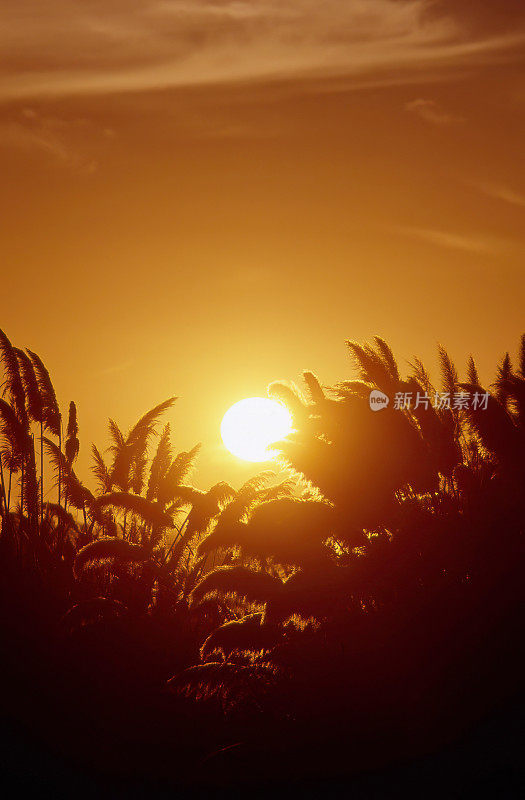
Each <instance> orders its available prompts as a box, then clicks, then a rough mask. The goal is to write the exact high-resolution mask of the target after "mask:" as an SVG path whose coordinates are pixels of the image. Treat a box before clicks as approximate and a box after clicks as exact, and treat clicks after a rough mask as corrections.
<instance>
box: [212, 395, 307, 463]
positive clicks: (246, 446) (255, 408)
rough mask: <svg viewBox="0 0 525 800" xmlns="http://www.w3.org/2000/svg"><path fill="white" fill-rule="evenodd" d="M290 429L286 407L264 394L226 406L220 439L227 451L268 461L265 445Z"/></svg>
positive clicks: (270, 453) (287, 432)
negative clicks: (227, 407) (263, 395)
mask: <svg viewBox="0 0 525 800" xmlns="http://www.w3.org/2000/svg"><path fill="white" fill-rule="evenodd" d="M291 430H292V418H291V416H290V412H289V411H288V409H287V408H286V407H285V406H283V405H282V404H281V403H278V402H277V401H276V400H269V399H268V398H267V397H247V398H246V399H245V400H239V402H238V403H235V404H234V405H233V406H231V408H229V409H228V411H227V412H226V414H225V415H224V417H223V418H222V422H221V436H222V441H223V442H224V444H225V445H226V447H227V449H228V450H229V451H230V453H233V455H234V456H238V458H242V459H244V460H245V461H269V460H270V459H272V458H274V457H275V455H274V453H273V452H272V451H270V450H268V447H269V445H271V444H273V443H274V442H278V441H279V440H280V439H284V437H285V436H288V434H289V433H290V432H291Z"/></svg>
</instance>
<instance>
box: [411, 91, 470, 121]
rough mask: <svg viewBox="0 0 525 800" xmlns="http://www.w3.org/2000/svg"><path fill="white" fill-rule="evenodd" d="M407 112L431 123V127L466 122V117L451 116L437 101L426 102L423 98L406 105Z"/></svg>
mask: <svg viewBox="0 0 525 800" xmlns="http://www.w3.org/2000/svg"><path fill="white" fill-rule="evenodd" d="M405 110H406V111H409V112H410V113H412V114H415V115H416V116H418V117H421V119H423V120H424V121H425V122H429V123H430V124H431V125H437V126H447V125H458V124H460V123H462V122H465V118H464V117H462V116H460V115H459V114H451V113H450V112H449V111H446V110H445V109H444V108H443V107H442V106H440V104H439V103H437V102H436V101H435V100H425V99H423V98H421V97H420V98H417V99H416V100H411V101H410V102H409V103H406V105H405Z"/></svg>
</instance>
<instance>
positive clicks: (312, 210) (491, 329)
mask: <svg viewBox="0 0 525 800" xmlns="http://www.w3.org/2000/svg"><path fill="white" fill-rule="evenodd" d="M520 6H521V9H522V10H520ZM0 40H1V48H2V53H3V57H2V70H3V71H2V74H1V75H0V167H1V174H2V214H1V216H0V225H1V227H2V233H1V242H2V251H3V252H2V261H3V265H4V266H3V270H2V286H1V292H2V315H1V323H0V326H1V327H2V328H3V329H4V330H5V331H6V332H7V334H8V335H9V337H10V338H11V340H12V341H13V343H14V344H16V345H17V346H28V347H30V348H31V349H34V350H36V351H37V352H39V353H40V354H41V356H42V357H43V358H44V360H45V361H46V363H47V365H48V368H49V370H50V372H51V374H52V377H53V379H54V382H55V386H56V389H57V393H58V395H59V398H60V400H61V403H62V407H63V410H64V412H66V410H67V403H68V402H69V400H70V399H74V400H75V401H76V402H77V405H78V411H79V422H80V429H81V457H80V462H79V469H78V471H79V473H80V474H81V475H82V476H83V477H86V476H87V474H88V470H87V468H88V463H89V446H90V443H91V441H92V440H95V441H96V443H97V444H98V445H99V446H105V444H106V443H107V442H106V430H105V425H106V420H107V417H108V416H112V417H113V418H115V419H116V420H117V421H118V422H119V423H120V424H121V425H122V426H123V427H124V428H127V427H128V426H129V425H130V424H131V423H132V422H134V421H135V419H136V418H137V417H138V416H139V415H140V414H141V413H143V412H144V411H145V410H147V409H148V408H149V407H151V406H152V405H154V404H156V403H158V402H160V401H161V400H163V399H165V398H166V397H168V396H170V395H172V394H177V395H180V398H181V399H180V400H179V401H178V403H177V405H176V407H175V410H174V411H173V413H172V414H171V415H170V416H169V419H170V421H171V422H172V425H173V439H174V442H175V444H176V445H177V446H179V447H180V448H187V447H189V446H191V445H192V444H194V443H195V442H196V441H199V440H202V441H203V442H204V444H205V450H204V452H203V455H202V457H201V468H200V471H199V476H198V482H199V483H202V484H207V483H209V482H210V481H216V480H219V479H222V478H225V479H228V480H232V481H234V482H235V481H237V482H238V481H239V480H241V479H242V478H243V477H245V476H247V475H248V474H250V473H251V472H253V465H249V466H244V465H241V464H240V463H239V462H237V461H236V460H235V459H234V458H233V457H230V456H228V455H227V454H226V453H225V451H224V449H223V448H222V446H221V445H220V441H219V424H220V419H221V417H222V414H223V413H224V411H225V410H226V409H227V408H228V407H229V405H231V404H232V403H233V402H235V401H236V400H238V399H240V398H242V397H246V396H251V395H260V394H264V393H265V387H266V385H267V384H268V383H269V382H270V381H271V380H274V379H278V378H291V379H296V378H297V377H298V375H299V374H300V372H301V370H302V369H305V368H308V369H312V370H313V371H315V372H316V373H317V374H318V376H319V377H320V379H321V380H322V381H324V382H327V383H329V382H332V381H335V380H339V379H343V378H345V377H348V376H349V375H350V374H351V369H350V363H349V359H348V357H347V355H346V352H345V347H344V339H345V338H357V339H366V338H370V337H371V336H372V335H373V334H374V333H379V334H380V335H382V336H384V337H385V338H386V339H387V340H388V341H389V342H390V343H391V344H392V346H393V347H394V350H395V351H396V352H397V353H398V355H399V357H400V359H402V360H403V359H408V358H410V357H411V356H412V355H413V354H414V353H417V354H418V355H420V356H422V357H423V358H424V359H425V360H429V359H433V358H434V353H435V344H436V342H437V341H442V342H443V343H444V344H445V345H446V346H447V347H448V348H449V349H450V352H451V354H452V356H453V357H454V358H455V359H456V360H457V362H458V366H461V365H463V363H464V362H465V360H466V357H467V355H468V354H469V352H470V351H473V352H474V354H475V355H476V354H477V355H478V356H479V359H478V360H479V364H480V367H481V372H482V375H483V376H484V377H485V378H486V379H487V380H490V379H492V377H493V372H494V364H495V362H496V361H497V360H498V359H499V358H500V357H501V355H502V354H503V353H504V352H505V350H507V349H509V348H513V349H515V348H516V346H517V343H518V337H519V335H520V334H521V333H522V332H523V328H524V325H523V313H522V308H523V300H524V291H523V290H524V280H523V256H522V253H523V245H524V240H525V227H524V222H525V163H524V159H523V142H524V141H525V71H524V65H525V58H524V56H525V9H524V8H523V3H522V2H520V0H515V1H514V0H512V1H511V0H500V1H499V2H485V1H484V0H476V2H474V0H472V2H468V1H467V0H459V1H456V0H455V1H454V2H430V0H428V1H427V0H347V1H346V2H343V0H329V2H325V3H319V2H313V1H312V2H310V0H308V1H307V2H300V1H299V0H281V1H280V2H277V0H255V2H242V0H235V1H234V2H226V1H224V0H223V2H205V1H204V0H197V1H196V2H190V1H189V0H187V2H183V1H182V0H181V1H179V0H173V1H172V2H169V0H164V1H163V2H162V1H161V0H158V1H156V2H153V0H142V2H137V1H136V0H135V1H133V0H125V1H124V0H104V2H102V1H100V2H97V1H96V0H91V1H89V2H83V3H78V2H73V0H48V2H47V3H46V4H45V14H44V11H43V5H42V4H41V3H40V2H37V0H2V4H1V7H0Z"/></svg>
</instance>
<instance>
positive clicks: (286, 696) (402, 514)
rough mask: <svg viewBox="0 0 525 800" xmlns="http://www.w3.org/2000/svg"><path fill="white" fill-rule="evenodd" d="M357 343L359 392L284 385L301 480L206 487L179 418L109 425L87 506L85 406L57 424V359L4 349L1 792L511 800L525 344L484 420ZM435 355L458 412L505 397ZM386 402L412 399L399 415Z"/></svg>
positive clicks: (294, 466)
mask: <svg viewBox="0 0 525 800" xmlns="http://www.w3.org/2000/svg"><path fill="white" fill-rule="evenodd" d="M348 347H349V350H350V354H351V356H352V357H353V359H354V362H355V366H356V367H357V370H358V373H359V375H358V379H357V380H351V381H345V382H342V383H340V384H338V385H336V386H333V387H322V386H321V385H320V384H319V382H318V380H317V378H316V377H315V376H314V375H313V374H311V373H305V375H304V379H305V387H306V388H305V394H304V396H303V395H302V394H300V392H299V391H298V390H297V389H296V388H295V387H294V386H292V385H287V384H284V383H275V384H272V385H271V386H270V387H269V393H270V395H271V396H273V397H275V398H276V399H278V400H280V401H281V402H283V403H285V404H286V405H287V406H288V407H289V409H290V410H291V412H292V415H293V418H294V424H295V432H294V433H293V434H292V435H291V436H290V437H289V438H288V439H287V440H286V441H285V442H282V443H280V445H279V449H280V453H281V456H280V457H281V459H282V464H283V465H284V466H285V468H286V469H287V473H286V479H285V480H283V481H280V482H276V478H275V475H274V474H272V473H269V472H263V473H261V474H258V475H256V476H255V477H254V478H253V479H251V480H250V481H248V482H247V483H246V484H245V485H244V486H242V487H241V488H240V489H234V488H232V487H231V486H229V485H228V484H226V483H223V482H221V483H218V484H216V485H215V486H212V487H211V488H210V489H209V490H208V491H202V490H199V489H197V488H195V487H194V486H193V485H192V484H191V471H192V468H193V465H194V462H195V459H196V457H197V455H198V447H195V448H194V449H193V450H191V451H189V452H182V453H178V454H174V452H173V450H172V444H171V439H170V429H169V426H168V425H166V426H164V427H163V428H162V427H161V417H162V414H163V413H164V412H165V411H166V410H167V409H168V408H169V407H170V406H171V405H172V404H173V402H174V400H172V399H171V400H167V401H166V402H164V403H162V404H160V405H159V406H157V407H156V408H154V409H153V410H152V411H150V412H149V413H147V414H145V415H144V417H142V418H141V419H140V420H139V421H138V422H137V424H136V425H135V426H134V427H133V428H132V429H131V430H130V431H129V432H127V433H123V432H122V431H121V430H120V429H119V427H118V426H117V425H116V423H115V422H113V421H112V420H110V422H109V436H110V447H109V448H108V450H106V451H104V452H103V451H101V450H99V449H97V447H95V446H94V445H93V448H92V450H93V473H94V476H95V478H96V484H97V488H96V491H94V492H92V491H91V490H90V489H89V488H87V485H85V484H84V483H83V482H82V481H81V480H80V478H79V477H78V476H77V475H76V473H75V460H76V458H77V455H78V451H79V446H80V445H79V434H78V425H77V419H76V408H75V405H74V403H71V404H70V407H69V413H68V415H67V418H65V419H64V424H62V418H61V414H60V409H59V405H58V403H57V400H56V397H55V392H54V389H53V385H52V382H51V379H50V377H49V374H48V372H47V370H46V368H45V366H44V364H43V363H42V361H41V360H40V358H39V357H38V356H37V355H36V354H35V353H33V352H31V351H26V352H25V351H22V350H18V349H16V348H14V347H13V346H12V345H11V343H10V342H9V340H8V338H7V337H6V336H5V334H3V333H2V334H1V337H0V354H1V358H2V363H3V370H4V377H3V381H4V383H3V399H2V400H0V428H1V466H2V470H1V487H0V496H1V497H0V505H1V517H2V520H1V521H2V528H1V537H0V614H1V620H2V631H1V635H2V667H1V671H2V676H1V677H2V705H3V720H4V722H3V725H4V728H5V732H6V734H7V735H6V742H7V744H6V745H5V747H4V748H3V752H2V761H3V772H4V774H7V773H13V774H14V773H17V772H18V773H19V774H18V779H19V781H20V782H21V783H29V784H34V785H39V786H42V785H45V783H46V781H47V782H49V781H52V780H53V776H55V777H56V778H57V780H58V779H59V780H61V781H63V782H65V783H66V785H68V786H69V787H70V789H71V790H72V791H73V790H74V789H79V788H80V786H81V785H82V787H83V788H86V787H88V788H89V787H92V788H94V787H95V785H97V786H104V787H106V788H108V789H110V790H111V791H116V789H117V788H120V787H123V786H124V785H125V786H131V785H133V786H134V787H135V788H136V787H143V788H145V789H146V788H147V789H148V791H154V790H155V789H159V788H169V787H175V786H178V787H180V786H187V787H202V786H217V785H222V786H225V787H228V786H231V785H234V784H242V783H245V784H246V785H247V787H249V788H250V789H252V788H253V787H255V786H258V787H262V786H264V785H269V784H273V785H274V787H275V786H279V787H282V786H285V785H288V784H289V783H290V782H301V781H310V782H315V781H318V782H323V785H325V786H328V785H329V784H330V782H334V783H336V782H338V781H341V782H342V784H341V785H343V786H346V788H347V789H348V791H349V793H350V789H352V790H353V793H354V796H355V795H356V794H357V793H358V792H359V791H360V788H363V787H365V789H363V791H366V792H367V794H366V796H367V797H368V796H372V797H375V796H388V797H390V796H397V790H398V789H399V790H400V791H401V790H402V789H403V791H404V794H405V795H406V794H407V791H408V789H407V787H408V788H410V787H411V788H412V789H414V793H415V794H416V795H417V796H422V797H423V796H427V797H428V796H434V793H433V792H434V790H435V791H436V792H437V794H438V795H439V796H446V797H456V796H468V794H469V790H471V789H472V790H477V789H481V788H482V786H481V785H482V784H483V788H487V786H486V784H487V783H488V784H489V790H490V789H491V788H492V796H497V797H503V796H507V794H506V792H510V791H511V789H510V786H511V784H513V778H514V777H519V776H518V775H517V772H516V770H517V767H518V754H519V731H520V720H521V719H522V717H521V708H522V700H521V698H522V690H523V683H522V680H523V667H524V645H523V599H522V598H523V586H524V578H523V575H524V566H525V565H524V557H523V556H524V540H523V533H524V509H525V491H524V489H525V338H524V339H523V341H522V343H521V350H520V353H519V354H518V359H517V361H516V362H514V361H512V362H511V359H510V358H509V357H508V356H505V358H504V359H503V361H502V363H501V365H500V366H499V368H498V370H497V374H496V376H495V382H494V383H493V384H492V385H491V386H490V387H489V389H490V395H489V396H488V398H487V400H486V408H485V407H483V405H481V406H479V407H477V408H473V407H467V408H465V407H454V405H455V404H454V402H451V403H450V407H449V404H447V402H444V403H443V407H442V408H435V407H434V405H433V403H432V402H431V403H430V404H429V405H428V407H425V405H424V404H423V405H419V406H418V408H415V403H414V398H415V397H416V395H417V393H418V392H419V393H420V395H421V396H424V395H427V396H428V397H430V399H431V400H433V398H434V397H435V393H436V389H435V388H434V386H433V385H432V382H431V378H430V376H429V375H428V374H427V372H426V370H425V368H424V366H423V365H422V364H421V362H419V361H418V360H417V359H416V360H415V361H414V363H413V364H412V365H411V366H410V375H409V376H408V377H402V376H401V375H400V373H399V370H398V366H397V364H396V361H395V359H394V356H393V354H392V352H391V350H390V348H389V347H388V346H387V344H386V343H385V342H384V341H383V340H381V339H376V340H375V342H374V345H373V346H370V345H364V346H361V345H358V344H355V343H349V344H348ZM439 356H440V363H441V372H442V375H441V380H440V385H439V387H438V390H439V392H440V393H448V395H449V397H450V398H451V399H452V400H453V398H454V397H455V396H458V395H459V393H461V392H463V393H469V394H470V395H471V396H472V395H474V394H475V393H478V395H484V393H485V391H486V390H485V388H482V387H481V386H480V380H479V378H478V375H477V371H476V366H475V364H474V361H473V360H470V363H469V364H468V369H467V373H466V375H465V376H462V377H460V376H459V375H458V373H457V371H456V368H455V366H454V364H453V363H452V361H451V360H450V358H449V356H448V355H447V353H446V352H445V351H444V350H443V349H440V351H439ZM441 384H442V385H441ZM373 388H376V389H379V390H381V391H382V392H385V393H386V394H388V395H389V397H390V398H391V402H390V404H389V406H388V407H387V408H386V409H384V410H382V411H380V412H379V413H372V411H371V410H370V407H369V401H368V398H369V394H370V391H371V389H373ZM400 392H401V393H403V395H404V394H405V393H409V394H410V395H411V397H412V403H411V407H410V408H405V409H399V408H395V404H394V402H393V398H394V397H395V396H396V394H397V393H400ZM441 396H442V395H441ZM46 470H53V472H54V483H55V488H54V489H53V491H52V497H53V502H48V501H49V497H50V495H49V494H48V496H47V497H46V496H45V494H44V491H43V488H44V487H45V488H46V491H47V486H48V484H49V478H50V475H46ZM42 475H44V481H42ZM86 483H87V482H86ZM89 483H90V485H92V481H90V482H89ZM20 771H21V772H20ZM458 771H462V773H463V777H462V778H461V777H460V778H457V779H455V782H451V781H452V778H451V776H452V773H453V772H454V773H457V772H458ZM367 774H368V775H373V778H370V781H372V783H366V781H367V780H368V778H366V777H365V776H366V775H367ZM491 781H492V782H493V783H494V785H493V786H492V787H491V785H490V783H491ZM409 785H410V786H409ZM395 787H396V788H395ZM463 790H465V794H462V793H461V792H463ZM373 792H377V794H374V793H373ZM458 792H459V794H458ZM349 796H350V794H349ZM512 796H514V795H512Z"/></svg>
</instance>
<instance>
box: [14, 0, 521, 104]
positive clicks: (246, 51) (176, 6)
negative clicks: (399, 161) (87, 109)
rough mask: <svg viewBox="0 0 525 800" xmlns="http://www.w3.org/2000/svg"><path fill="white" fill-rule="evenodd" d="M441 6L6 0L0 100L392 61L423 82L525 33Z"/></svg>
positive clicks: (350, 68) (409, 1)
mask: <svg viewBox="0 0 525 800" xmlns="http://www.w3.org/2000/svg"><path fill="white" fill-rule="evenodd" d="M435 11H436V4H435V3H434V2H433V0H346V2H341V0H326V1H325V2H323V3H319V2H317V1H316V0H250V2H248V0H223V1H222V2H219V0H216V1H215V2H214V1H213V0H194V2H188V1H187V0H143V1H142V2H139V1H138V0H105V2H102V0H92V1H91V2H89V3H78V2H77V0H49V2H48V3H46V6H45V13H44V12H43V9H42V5H41V3H40V1H39V0H3V2H2V6H1V8H0V46H1V47H2V53H3V57H2V60H3V65H4V73H3V76H2V77H1V78H0V99H2V98H3V99H4V100H7V99H15V98H18V99H20V98H32V97H43V96H62V95H78V94H89V93H111V92H123V91H139V90H147V89H158V88H168V87H176V86H192V85H207V84H221V83H228V82H242V81H249V80H261V79H277V78H281V79H288V80H290V79H298V78H327V77H331V76H345V75H349V76H352V75H354V76H363V75H369V74H370V75H374V74H380V73H382V72H385V71H388V70H392V69H404V70H407V71H409V72H410V73H411V74H412V79H413V80H414V81H416V80H417V75H418V74H420V73H424V72H425V71H426V70H428V69H429V68H430V67H432V68H435V67H439V68H441V67H447V68H449V67H461V66H465V65H471V64H473V63H485V62H486V61H487V60H490V59H491V58H494V57H496V56H498V55H499V54H501V52H502V51H508V50H509V49H511V48H513V47H516V46H517V45H519V44H520V43H523V41H524V40H525V39H524V35H523V31H522V32H520V31H518V32H516V33H513V34H505V33H502V34H500V35H498V36H497V37H494V36H492V37H491V36H490V35H488V34H481V33H478V34H477V35H476V36H474V35H473V34H467V33H466V32H465V31H464V30H463V29H462V26H461V24H460V23H459V22H458V20H456V19H455V18H454V17H453V16H451V15H450V14H449V15H444V14H443V15H442V16H438V15H437V14H436V13H435ZM431 12H433V13H431ZM35 54H38V56H36V55H35ZM397 79H399V78H397Z"/></svg>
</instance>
